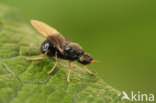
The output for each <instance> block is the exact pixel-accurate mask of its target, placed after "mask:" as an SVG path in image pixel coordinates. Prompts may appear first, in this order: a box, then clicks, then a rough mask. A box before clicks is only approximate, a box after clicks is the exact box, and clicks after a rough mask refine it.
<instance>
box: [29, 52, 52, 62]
mask: <svg viewBox="0 0 156 103" xmlns="http://www.w3.org/2000/svg"><path fill="white" fill-rule="evenodd" d="M48 52H49V50H48V51H46V52H45V53H44V56H43V57H38V58H27V60H40V59H44V58H45V57H46V55H47V53H48Z"/></svg>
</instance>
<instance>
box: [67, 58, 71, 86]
mask: <svg viewBox="0 0 156 103" xmlns="http://www.w3.org/2000/svg"><path fill="white" fill-rule="evenodd" d="M70 69H71V61H69V72H68V77H67V81H68V83H69V82H70V79H69V75H70Z"/></svg>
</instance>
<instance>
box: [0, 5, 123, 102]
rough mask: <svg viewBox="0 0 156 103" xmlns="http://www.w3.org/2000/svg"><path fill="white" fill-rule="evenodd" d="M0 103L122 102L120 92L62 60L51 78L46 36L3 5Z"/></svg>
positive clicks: (50, 59) (53, 61)
mask: <svg viewBox="0 0 156 103" xmlns="http://www.w3.org/2000/svg"><path fill="white" fill-rule="evenodd" d="M0 10H1V11H0V103H52V102H53V103H119V102H121V103H123V101H121V96H122V95H121V92H119V91H118V90H115V89H114V88H112V87H111V86H109V85H108V84H106V83H105V82H104V81H103V80H102V79H100V78H99V77H98V76H94V75H91V74H89V73H88V72H86V71H85V70H84V69H83V68H81V67H79V66H77V67H72V70H71V75H70V80H71V82H70V83H68V82H67V74H68V62H67V61H64V60H59V63H58V65H57V67H56V68H55V70H54V71H53V72H52V73H51V74H50V75H48V74H47V72H48V71H50V70H51V68H52V67H53V65H54V63H55V59H54V58H50V57H46V58H45V59H43V60H38V61H28V60H26V58H27V57H41V56H42V55H41V54H40V44H41V43H42V42H43V40H44V37H42V36H41V35H39V34H38V33H37V32H34V29H33V28H31V27H29V26H28V25H27V24H26V23H24V22H23V21H22V20H21V18H20V15H19V12H18V10H16V9H13V8H9V7H7V6H4V5H0Z"/></svg>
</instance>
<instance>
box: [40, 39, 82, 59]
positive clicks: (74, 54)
mask: <svg viewBox="0 0 156 103" xmlns="http://www.w3.org/2000/svg"><path fill="white" fill-rule="evenodd" d="M62 48H63V51H64V52H60V51H59V50H58V49H57V48H56V46H55V45H53V44H52V43H51V42H50V41H49V40H48V39H46V40H45V41H44V42H43V43H42V45H41V48H40V51H41V53H42V54H44V53H45V52H46V51H49V52H48V53H47V56H49V57H54V56H55V53H56V52H57V57H58V58H61V59H65V60H70V61H74V60H77V59H78V57H79V56H80V55H81V54H84V51H83V49H82V47H81V46H79V45H78V44H77V43H69V42H64V43H63V47H62Z"/></svg>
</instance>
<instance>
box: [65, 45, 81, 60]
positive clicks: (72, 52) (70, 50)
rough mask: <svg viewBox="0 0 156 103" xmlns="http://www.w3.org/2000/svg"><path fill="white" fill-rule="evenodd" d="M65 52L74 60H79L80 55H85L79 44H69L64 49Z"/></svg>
mask: <svg viewBox="0 0 156 103" xmlns="http://www.w3.org/2000/svg"><path fill="white" fill-rule="evenodd" d="M64 51H65V53H66V54H67V55H69V56H70V57H72V58H78V56H79V55H81V54H83V53H84V51H83V49H82V47H81V46H80V45H78V44H77V43H68V44H67V45H66V46H65V47H64Z"/></svg>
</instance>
